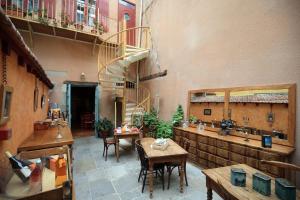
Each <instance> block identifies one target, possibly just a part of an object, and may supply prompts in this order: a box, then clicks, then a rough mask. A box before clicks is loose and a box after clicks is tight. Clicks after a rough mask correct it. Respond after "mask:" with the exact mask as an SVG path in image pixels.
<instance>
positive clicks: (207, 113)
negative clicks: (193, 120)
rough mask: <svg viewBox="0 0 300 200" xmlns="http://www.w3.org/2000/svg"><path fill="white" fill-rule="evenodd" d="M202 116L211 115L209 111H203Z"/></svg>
mask: <svg viewBox="0 0 300 200" xmlns="http://www.w3.org/2000/svg"><path fill="white" fill-rule="evenodd" d="M203 114H204V115H211V109H204V110H203Z"/></svg>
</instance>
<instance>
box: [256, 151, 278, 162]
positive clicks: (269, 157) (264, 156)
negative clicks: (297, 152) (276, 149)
mask: <svg viewBox="0 0 300 200" xmlns="http://www.w3.org/2000/svg"><path fill="white" fill-rule="evenodd" d="M259 159H260V160H275V161H281V156H280V155H279V154H275V153H270V152H266V151H260V152H259Z"/></svg>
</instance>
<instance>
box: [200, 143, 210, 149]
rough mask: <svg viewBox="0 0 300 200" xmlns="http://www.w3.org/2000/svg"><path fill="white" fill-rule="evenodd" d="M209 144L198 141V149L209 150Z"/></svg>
mask: <svg viewBox="0 0 300 200" xmlns="http://www.w3.org/2000/svg"><path fill="white" fill-rule="evenodd" d="M207 148H208V145H206V144H202V143H198V149H199V150H201V151H207Z"/></svg>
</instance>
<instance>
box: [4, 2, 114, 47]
mask: <svg viewBox="0 0 300 200" xmlns="http://www.w3.org/2000/svg"><path fill="white" fill-rule="evenodd" d="M109 3H110V1H109V0H1V7H2V9H3V10H4V11H5V13H6V14H7V15H8V16H9V17H10V18H11V20H12V22H13V23H14V24H15V26H16V28H18V29H20V30H23V31H29V33H30V35H32V33H41V34H47V35H53V36H58V37H64V38H69V39H74V40H79V41H84V42H90V43H94V44H96V43H99V42H100V41H101V38H106V37H107V36H108V35H110V33H115V32H117V31H118V24H119V23H118V20H117V10H116V12H111V14H110V13H109V10H110V9H109ZM116 9H117V8H116ZM114 13H116V14H115V15H116V16H113V14H114Z"/></svg>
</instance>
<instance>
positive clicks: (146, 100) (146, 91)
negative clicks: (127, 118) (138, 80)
mask: <svg viewBox="0 0 300 200" xmlns="http://www.w3.org/2000/svg"><path fill="white" fill-rule="evenodd" d="M138 90H141V91H139V95H140V96H144V95H143V93H144V94H145V97H144V98H142V99H141V101H140V102H139V100H138V99H137V105H136V106H135V108H134V110H133V111H132V113H131V124H133V120H134V119H133V116H134V115H135V114H136V113H137V111H138V109H140V108H143V109H144V111H145V112H150V101H151V93H150V90H149V89H148V88H146V87H142V86H140V87H139V88H138Z"/></svg>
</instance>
